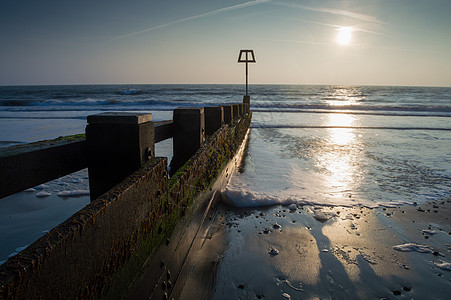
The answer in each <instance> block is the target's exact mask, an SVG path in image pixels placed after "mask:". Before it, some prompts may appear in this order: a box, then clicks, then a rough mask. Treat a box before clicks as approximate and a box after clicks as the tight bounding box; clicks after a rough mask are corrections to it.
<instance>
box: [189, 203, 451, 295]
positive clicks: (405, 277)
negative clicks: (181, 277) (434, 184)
mask: <svg viewBox="0 0 451 300" xmlns="http://www.w3.org/2000/svg"><path fill="white" fill-rule="evenodd" d="M290 208H293V209H290ZM450 218H451V198H448V199H447V200H445V201H441V202H429V203H425V204H422V205H406V206H398V207H392V208H388V207H387V208H383V207H381V208H374V209H370V208H365V207H319V206H318V207H312V206H297V207H293V206H291V207H287V206H273V207H267V208H252V209H250V208H249V209H236V208H232V207H228V206H226V205H225V204H220V205H219V207H218V210H217V214H216V216H215V218H213V219H212V220H211V223H210V225H209V227H208V229H207V230H206V231H205V232H204V234H203V235H202V239H203V244H202V247H201V249H199V251H198V252H197V253H196V254H195V255H196V260H195V263H194V264H193V265H192V266H191V267H190V268H189V270H190V271H189V277H188V280H187V281H186V283H185V285H184V289H183V292H182V295H181V299H384V298H385V299H449V295H450V293H451V271H450V267H451V265H449V263H451V220H450ZM408 243H413V244H410V245H406V244H408ZM400 245H403V247H399V248H397V249H398V250H397V249H395V248H396V247H395V248H394V246H400ZM400 250H404V251H400ZM405 250H414V251H408V252H406V251H405ZM419 251H422V252H419ZM447 263H448V264H447Z"/></svg>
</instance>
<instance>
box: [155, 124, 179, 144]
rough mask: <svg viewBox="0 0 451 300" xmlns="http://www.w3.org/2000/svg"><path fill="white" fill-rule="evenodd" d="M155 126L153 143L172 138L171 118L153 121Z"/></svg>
mask: <svg viewBox="0 0 451 300" xmlns="http://www.w3.org/2000/svg"><path fill="white" fill-rule="evenodd" d="M153 124H154V126H155V143H158V142H161V141H164V140H166V139H170V138H172V136H173V135H174V134H173V132H172V120H168V121H159V122H154V123H153Z"/></svg>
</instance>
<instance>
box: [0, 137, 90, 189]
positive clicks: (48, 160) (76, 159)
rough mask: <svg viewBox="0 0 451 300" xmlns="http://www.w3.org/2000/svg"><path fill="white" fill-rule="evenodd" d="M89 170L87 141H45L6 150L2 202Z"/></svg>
mask: <svg viewBox="0 0 451 300" xmlns="http://www.w3.org/2000/svg"><path fill="white" fill-rule="evenodd" d="M87 167H88V160H87V150H86V141H85V140H84V139H75V140H57V141H55V140H53V141H43V142H37V143H32V144H27V145H20V146H16V147H9V148H6V149H2V150H1V152H0V182H1V184H0V198H3V197H6V196H9V195H11V194H14V193H17V192H20V191H23V190H25V189H27V188H31V187H34V186H36V185H39V184H41V183H44V182H48V181H50V180H53V179H56V178H59V177H61V176H64V175H67V174H70V173H73V172H76V171H79V170H81V169H84V168H87Z"/></svg>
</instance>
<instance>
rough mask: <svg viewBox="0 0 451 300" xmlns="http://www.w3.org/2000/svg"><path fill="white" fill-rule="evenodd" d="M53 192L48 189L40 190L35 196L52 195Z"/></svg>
mask: <svg viewBox="0 0 451 300" xmlns="http://www.w3.org/2000/svg"><path fill="white" fill-rule="evenodd" d="M51 195H52V194H50V193H49V192H46V191H40V192H39V193H37V194H36V195H35V196H36V197H48V196H51Z"/></svg>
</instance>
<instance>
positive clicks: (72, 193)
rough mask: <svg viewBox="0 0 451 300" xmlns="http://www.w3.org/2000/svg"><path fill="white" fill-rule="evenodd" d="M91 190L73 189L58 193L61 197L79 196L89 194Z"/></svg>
mask: <svg viewBox="0 0 451 300" xmlns="http://www.w3.org/2000/svg"><path fill="white" fill-rule="evenodd" d="M88 195H89V190H72V191H62V192H59V193H58V196H60V197H79V196H88Z"/></svg>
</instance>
